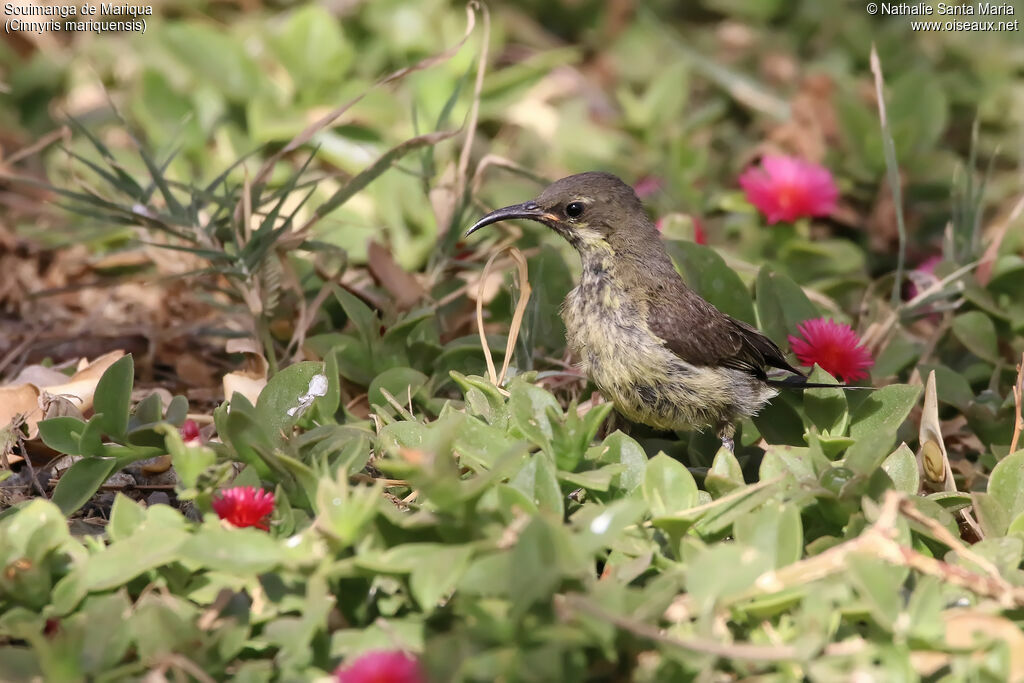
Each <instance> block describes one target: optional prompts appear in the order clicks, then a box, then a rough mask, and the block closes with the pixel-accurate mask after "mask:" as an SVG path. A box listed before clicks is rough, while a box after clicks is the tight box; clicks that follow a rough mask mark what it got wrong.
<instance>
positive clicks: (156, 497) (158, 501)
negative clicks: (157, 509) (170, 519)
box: [146, 491, 171, 506]
mask: <svg viewBox="0 0 1024 683" xmlns="http://www.w3.org/2000/svg"><path fill="white" fill-rule="evenodd" d="M170 504H171V497H170V496H168V495H167V494H166V493H164V492H163V491H154V492H153V493H151V494H149V496H148V497H147V498H146V505H150V506H152V505H170Z"/></svg>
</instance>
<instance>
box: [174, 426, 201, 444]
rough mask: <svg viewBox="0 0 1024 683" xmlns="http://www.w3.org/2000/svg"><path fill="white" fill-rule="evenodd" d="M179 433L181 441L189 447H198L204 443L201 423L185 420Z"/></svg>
mask: <svg viewBox="0 0 1024 683" xmlns="http://www.w3.org/2000/svg"><path fill="white" fill-rule="evenodd" d="M178 433H179V434H181V440H182V441H184V442H185V443H187V444H189V445H192V446H197V445H199V444H201V443H202V442H203V436H202V434H200V433H199V423H197V422H196V421H195V420H185V422H183V423H182V425H181V428H180V429H179V430H178Z"/></svg>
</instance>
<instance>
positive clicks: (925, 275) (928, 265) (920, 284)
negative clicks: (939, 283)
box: [903, 254, 942, 299]
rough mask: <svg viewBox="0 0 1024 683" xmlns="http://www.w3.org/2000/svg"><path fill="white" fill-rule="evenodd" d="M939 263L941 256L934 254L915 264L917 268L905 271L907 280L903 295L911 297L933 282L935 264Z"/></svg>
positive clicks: (934, 278)
mask: <svg viewBox="0 0 1024 683" xmlns="http://www.w3.org/2000/svg"><path fill="white" fill-rule="evenodd" d="M940 263H942V256H941V255H939V254H935V255H933V256H929V257H928V258H926V259H925V260H924V261H921V263H919V264H917V268H914V269H913V270H912V271H910V272H909V273H907V279H908V280H909V282H907V283H906V287H905V288H904V290H903V291H904V297H905V298H906V299H913V298H914V297H915V296H917V295H918V294H919V293H920V292H921V290H922V289H927V287H928V286H929V285H931V284H932V283H934V282H935V281H936V277H935V266H937V265H939V264H940Z"/></svg>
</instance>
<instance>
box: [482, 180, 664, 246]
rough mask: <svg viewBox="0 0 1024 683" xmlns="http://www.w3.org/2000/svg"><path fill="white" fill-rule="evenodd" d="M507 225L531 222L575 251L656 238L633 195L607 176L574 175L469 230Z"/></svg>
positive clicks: (497, 213) (622, 184) (632, 192)
mask: <svg viewBox="0 0 1024 683" xmlns="http://www.w3.org/2000/svg"><path fill="white" fill-rule="evenodd" d="M513 219H526V220H532V221H537V222H538V223H543V224H544V225H546V226H548V227H549V228H551V229H552V230H554V231H555V232H557V233H558V234H559V235H561V236H562V237H564V238H565V239H566V240H568V241H569V243H570V244H571V245H572V246H574V247H575V248H576V250H577V251H579V252H581V253H583V252H586V251H590V250H593V249H600V248H604V249H611V250H612V251H613V252H614V251H615V248H616V245H617V244H623V243H627V244H636V243H638V242H646V241H649V240H654V242H655V243H657V241H658V233H657V230H656V229H655V227H654V224H653V223H651V221H650V219H649V218H648V217H647V214H646V213H644V208H643V205H642V204H641V203H640V199H639V198H638V197H637V196H636V193H635V192H634V191H633V188H631V187H630V186H629V185H627V184H626V183H624V182H622V181H621V180H620V179H619V178H617V177H616V176H614V175H612V174H611V173H600V172H590V173H580V174H578V175H572V176H569V177H567V178H562V179H561V180H557V181H555V182H554V183H552V184H551V185H549V186H548V187H547V189H545V190H544V191H543V192H541V193H540V195H538V196H537V198H536V199H531V200H530V201H528V202H523V203H522V204H514V205H512V206H506V207H505V208H503V209H498V210H497V211H492V212H491V213H489V214H487V215H486V216H484V217H483V218H481V219H480V220H479V221H477V223H476V225H474V226H473V227H471V228H470V229H469V230H468V231H467V232H466V235H467V236H469V235H470V234H472V233H474V232H476V231H477V230H479V229H480V228H482V227H484V226H487V225H491V224H492V223H498V222H499V221H507V220H513Z"/></svg>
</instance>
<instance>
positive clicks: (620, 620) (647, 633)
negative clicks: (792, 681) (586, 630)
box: [555, 593, 800, 662]
mask: <svg viewBox="0 0 1024 683" xmlns="http://www.w3.org/2000/svg"><path fill="white" fill-rule="evenodd" d="M555 608H556V609H557V610H558V611H559V612H560V613H561V614H562V615H563V617H569V616H571V613H572V611H573V610H575V611H578V612H586V613H587V614H589V615H590V616H592V617H595V618H597V619H600V620H601V621H606V622H608V623H609V624H612V625H613V626H616V627H618V628H621V629H622V630H624V631H629V632H630V633H633V634H635V635H638V636H640V637H642V638H647V639H648V640H653V641H654V642H656V643H662V644H664V645H669V646H672V647H677V648H680V649H683V650H689V651H691V652H700V653H702V654H709V655H715V656H716V657H724V658H727V659H742V660H746V661H760V662H779V661H786V660H791V659H799V658H800V651H799V650H797V649H796V648H795V647H791V646H786V645H754V644H751V643H722V642H718V641H716V640H709V639H707V638H686V639H683V638H677V637H675V636H670V635H668V634H667V633H665V632H664V631H663V630H662V629H660V628H658V627H656V626H652V625H651V624H647V623H644V622H642V621H637V620H635V619H629V618H628V617H624V616H622V615H619V614H613V613H611V612H609V611H607V610H606V609H604V608H603V607H601V606H599V605H596V604H594V603H593V602H591V601H590V600H588V599H587V598H585V597H584V596H582V595H579V594H575V593H570V594H568V595H556V596H555Z"/></svg>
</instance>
